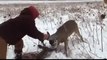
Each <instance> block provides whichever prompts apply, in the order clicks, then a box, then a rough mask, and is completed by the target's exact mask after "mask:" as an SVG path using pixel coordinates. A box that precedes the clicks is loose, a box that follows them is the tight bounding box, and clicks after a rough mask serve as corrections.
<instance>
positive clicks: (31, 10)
mask: <svg viewBox="0 0 107 60" xmlns="http://www.w3.org/2000/svg"><path fill="white" fill-rule="evenodd" d="M20 15H31V16H32V18H33V19H35V18H36V17H38V16H39V12H38V10H37V9H36V8H35V7H34V6H30V7H28V8H24V9H23V10H22V11H21V13H20Z"/></svg>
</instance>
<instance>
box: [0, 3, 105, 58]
mask: <svg viewBox="0 0 107 60" xmlns="http://www.w3.org/2000/svg"><path fill="white" fill-rule="evenodd" d="M30 5H31V4H1V5H0V23H2V22H4V21H6V20H7V19H10V18H14V17H15V16H17V15H18V14H19V13H20V11H21V10H22V9H23V8H24V7H27V6H30ZM33 5H35V6H36V7H37V8H38V10H39V11H40V13H41V14H40V16H39V18H37V19H35V23H36V26H37V28H38V30H40V31H41V32H43V33H46V32H47V31H48V32H49V33H50V34H51V35H52V34H53V33H55V32H56V31H57V29H58V28H59V27H60V26H61V25H62V24H64V23H65V22H66V21H68V20H75V21H76V22H77V24H78V27H79V31H80V33H81V35H82V36H83V39H84V40H85V41H86V42H87V43H82V42H80V43H79V39H78V38H77V37H76V36H73V34H72V35H71V36H70V37H69V38H68V39H69V47H70V50H69V57H66V56H65V54H63V53H64V47H63V43H61V44H60V47H59V52H58V53H56V52H55V51H53V52H52V53H51V55H50V56H48V57H47V58H46V59H104V58H105V59H106V58H107V48H106V45H107V41H106V39H107V35H106V34H107V17H105V19H103V20H101V19H100V15H101V14H106V15H107V6H106V5H104V3H103V2H81V3H79V2H65V3H37V4H33ZM8 14H10V15H11V16H8ZM4 16H5V17H6V18H4ZM101 22H102V24H101ZM101 26H102V27H103V29H102V28H101ZM23 41H24V45H25V46H24V48H23V53H29V52H38V51H40V49H39V48H38V47H37V45H38V44H40V42H39V40H38V39H33V38H31V37H29V36H27V35H26V36H25V37H24V38H23ZM44 43H45V44H46V45H47V46H49V42H48V41H47V40H45V41H44ZM13 50H14V46H8V52H7V58H8V59H12V58H14V56H15V54H14V52H13Z"/></svg>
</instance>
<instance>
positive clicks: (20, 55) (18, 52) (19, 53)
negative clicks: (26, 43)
mask: <svg viewBox="0 0 107 60" xmlns="http://www.w3.org/2000/svg"><path fill="white" fill-rule="evenodd" d="M15 54H16V57H15V59H22V51H17V50H16V51H15Z"/></svg>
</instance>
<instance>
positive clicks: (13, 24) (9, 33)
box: [0, 6, 44, 45]
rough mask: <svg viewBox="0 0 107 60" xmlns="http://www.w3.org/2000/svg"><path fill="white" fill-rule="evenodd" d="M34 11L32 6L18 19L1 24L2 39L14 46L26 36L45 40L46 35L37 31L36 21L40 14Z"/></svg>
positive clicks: (0, 35) (23, 11)
mask: <svg viewBox="0 0 107 60" xmlns="http://www.w3.org/2000/svg"><path fill="white" fill-rule="evenodd" d="M34 10H35V9H34V8H32V6H31V7H28V8H25V9H24V10H22V11H21V13H20V15H19V16H18V17H16V18H14V19H9V20H8V21H6V22H4V23H2V24H0V37H2V38H3V39H4V40H5V41H6V42H7V43H8V44H12V45H14V44H16V43H17V42H18V41H19V40H21V39H22V38H23V37H24V36H25V35H29V36H30V37H33V38H35V39H39V40H43V37H44V34H43V33H41V32H40V31H38V30H37V28H36V26H35V21H34V19H35V18H36V17H38V15H39V13H38V12H37V10H35V11H34ZM34 13H35V14H34Z"/></svg>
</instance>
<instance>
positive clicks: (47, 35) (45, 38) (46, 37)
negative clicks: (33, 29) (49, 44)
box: [44, 32, 50, 40]
mask: <svg viewBox="0 0 107 60" xmlns="http://www.w3.org/2000/svg"><path fill="white" fill-rule="evenodd" d="M49 36H50V34H49V32H47V34H44V40H47V39H49Z"/></svg>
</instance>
